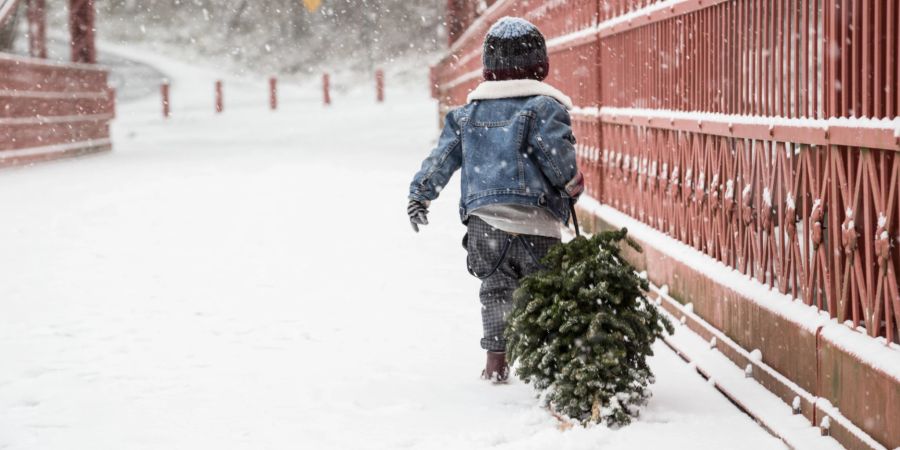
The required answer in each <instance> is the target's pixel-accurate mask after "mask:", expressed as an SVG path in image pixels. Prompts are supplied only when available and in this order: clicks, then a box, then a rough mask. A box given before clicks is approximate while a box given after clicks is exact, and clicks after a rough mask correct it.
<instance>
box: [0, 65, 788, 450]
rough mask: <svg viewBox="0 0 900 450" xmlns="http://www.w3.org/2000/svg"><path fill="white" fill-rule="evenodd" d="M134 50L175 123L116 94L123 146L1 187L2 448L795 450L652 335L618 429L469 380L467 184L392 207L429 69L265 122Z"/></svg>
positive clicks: (12, 177) (428, 114)
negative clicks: (216, 107)
mask: <svg viewBox="0 0 900 450" xmlns="http://www.w3.org/2000/svg"><path fill="white" fill-rule="evenodd" d="M107 48H108V49H109V50H113V51H116V52H117V53H120V54H121V53H123V49H117V48H115V47H107ZM124 53H126V55H127V56H128V57H130V58H134V59H137V60H140V61H141V62H143V63H145V64H148V65H150V66H155V67H157V68H158V69H159V70H160V71H161V72H164V73H165V74H166V75H167V76H169V77H170V78H171V79H172V81H173V83H174V85H173V109H174V114H175V116H174V118H173V119H172V120H170V121H168V122H164V121H163V120H161V118H160V117H159V116H160V114H159V104H158V99H156V98H155V97H149V98H144V99H142V100H135V101H132V102H128V103H122V104H120V105H119V107H118V114H119V118H118V120H117V122H116V124H115V128H114V135H115V137H114V139H115V146H116V149H115V151H114V152H113V153H111V154H104V155H97V156H90V157H85V158H81V159H77V160H67V161H62V162H56V163H49V164H43V165H39V166H35V167H27V168H18V169H12V170H4V171H2V172H0V192H3V193H4V195H2V196H0V211H2V215H0V217H2V220H0V274H2V275H0V449H4V450H13V449H15V450H20V449H42V450H52V449H91V450H104V449H110V450H120V449H130V450H131V449H167V450H168V449H192V450H196V449H217V450H221V449H252V450H259V449H287V448H302V449H397V448H416V449H432V448H433V449H481V448H507V449H548V448H554V449H557V448H559V449H566V448H572V449H599V448H602V449H607V450H612V449H647V448H649V449H662V448H665V449H692V450H693V449H716V450H718V449H722V448H728V449H752V450H761V449H781V448H785V447H784V445H783V444H782V443H781V442H780V441H778V440H777V439H775V438H773V437H771V436H770V435H768V434H767V433H766V432H765V431H764V430H763V429H762V428H760V427H758V426H757V425H756V424H755V423H754V422H753V421H752V420H751V419H750V418H748V417H747V416H745V415H744V414H743V413H741V412H740V411H739V410H738V409H736V408H735V407H734V406H733V405H732V404H731V403H729V402H728V400H726V399H725V398H724V397H723V396H722V395H720V394H719V393H718V391H716V390H715V389H714V388H713V387H711V386H710V385H708V384H707V383H706V382H705V381H704V380H703V379H702V378H701V377H699V376H698V375H697V373H696V372H695V370H694V369H693V368H692V367H690V366H689V365H687V364H685V363H684V362H683V361H682V360H680V359H679V358H678V357H677V356H676V355H675V354H674V353H672V352H671V351H670V350H669V349H668V348H667V347H665V346H664V345H662V344H661V343H660V344H658V345H657V347H656V350H657V355H656V356H655V357H654V358H653V360H652V366H653V368H654V370H655V371H656V374H657V378H658V383H657V384H656V385H655V387H654V397H653V399H652V401H651V403H650V405H649V406H648V407H647V409H646V410H645V411H644V413H643V415H642V417H641V419H640V420H639V421H637V422H636V423H634V424H633V425H631V426H629V427H627V428H624V429H620V430H609V429H606V428H602V427H596V428H592V429H587V430H585V429H574V430H571V431H566V432H561V431H559V430H558V429H557V423H556V421H555V420H554V419H553V418H552V417H550V416H549V415H548V414H547V413H546V412H545V411H544V410H543V409H541V408H540V407H539V405H538V403H537V400H536V399H535V397H534V394H533V391H532V389H531V387H530V386H528V385H525V384H523V383H521V382H520V381H514V382H513V383H511V384H509V385H505V386H494V385H491V384H488V383H485V382H483V381H481V380H479V377H478V375H479V372H480V370H481V368H482V364H483V358H484V356H483V353H482V351H481V350H480V349H479V347H478V339H479V337H480V331H481V330H480V329H481V323H480V317H479V307H480V305H479V303H478V297H477V288H478V282H477V280H475V279H474V278H472V277H470V276H469V275H468V274H467V272H466V270H465V267H464V264H465V262H464V261H465V253H464V250H463V249H462V247H461V246H460V239H461V237H462V234H463V227H462V226H461V225H460V224H459V222H458V218H457V209H456V202H457V195H458V187H457V186H455V184H453V185H452V188H448V189H447V190H446V191H445V193H444V196H443V198H442V199H441V200H440V201H438V202H437V203H436V204H435V205H434V206H433V211H432V214H431V219H432V220H431V221H432V224H431V225H429V226H427V227H425V228H424V230H423V232H422V233H420V234H418V235H416V234H414V233H413V232H412V230H411V229H410V226H409V224H408V222H407V219H406V214H405V207H406V200H405V198H406V188H407V184H408V182H409V180H410V178H411V176H412V174H413V172H414V171H415V170H416V169H417V167H418V165H419V163H420V162H421V159H422V158H423V157H424V156H425V155H426V153H427V151H428V150H429V149H430V145H431V144H432V143H433V141H434V138H435V137H436V133H437V130H436V115H435V110H436V108H435V105H434V104H433V102H432V101H431V100H430V99H429V98H428V93H427V86H426V81H425V76H424V75H423V77H422V81H421V83H419V84H418V85H414V86H407V87H403V88H401V87H399V86H391V87H392V89H389V90H388V103H387V104H385V105H376V104H375V103H374V101H373V97H374V94H373V92H372V90H371V88H370V86H360V88H359V89H358V90H357V91H355V92H350V93H348V94H346V95H340V96H336V98H335V104H334V105H333V106H332V107H330V108H324V107H322V106H321V104H320V100H319V90H318V89H319V88H318V85H317V83H310V84H309V85H305V86H283V87H282V105H283V108H282V110H280V111H278V112H276V113H271V112H269V111H267V110H266V92H265V84H264V82H263V81H262V80H259V81H247V80H236V79H226V112H225V114H222V115H218V116H217V115H215V114H213V113H212V80H213V79H214V78H215V77H216V76H218V75H219V74H216V73H214V72H211V71H208V70H203V69H199V68H196V67H193V66H191V65H188V64H183V63H178V62H174V61H169V60H167V59H165V58H163V57H159V56H155V55H150V54H143V53H142V52H140V51H137V50H125V51H124ZM388 81H389V83H390V78H389V80H388Z"/></svg>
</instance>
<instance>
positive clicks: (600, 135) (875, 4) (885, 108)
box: [432, 0, 900, 448]
mask: <svg viewBox="0 0 900 450" xmlns="http://www.w3.org/2000/svg"><path fill="white" fill-rule="evenodd" d="M460 3H461V2H460V1H456V2H455V4H451V5H450V6H451V7H452V8H450V10H449V15H450V16H451V17H450V18H448V23H462V24H465V27H464V28H463V29H462V30H461V31H460V32H458V33H456V34H455V36H454V35H453V33H451V37H455V40H454V41H453V42H452V43H451V46H450V50H449V52H448V54H447V56H446V57H445V58H444V59H443V60H442V61H441V62H440V63H439V64H438V65H437V66H435V67H434V68H433V69H432V83H433V84H434V89H433V94H434V96H435V98H437V99H438V100H439V101H440V104H441V107H442V109H443V110H446V109H448V108H451V107H453V106H457V105H461V104H463V103H465V101H466V100H465V98H466V95H467V94H468V92H469V91H470V90H471V89H472V88H474V87H475V86H476V85H477V84H478V83H479V82H481V73H480V71H481V60H480V56H481V43H482V39H483V36H484V34H485V33H486V31H487V29H488V27H489V26H490V25H491V24H493V22H494V21H496V20H497V19H499V18H500V17H503V16H506V15H515V16H522V17H525V18H527V19H529V20H531V21H532V22H534V23H535V24H536V25H538V26H539V27H540V28H541V29H542V31H544V33H545V35H546V36H547V44H548V49H549V51H550V52H551V74H550V76H549V78H548V82H550V83H551V84H554V85H556V86H558V87H560V88H561V89H562V90H563V91H565V92H566V93H567V94H569V95H570V96H571V97H572V98H573V101H574V102H575V104H576V105H577V106H578V107H577V108H576V109H575V110H574V111H573V113H572V119H573V126H574V128H575V131H576V136H577V138H578V140H579V144H578V151H579V163H580V165H581V167H582V169H583V170H584V172H585V173H586V175H587V183H588V194H589V195H590V196H592V197H594V198H596V199H598V200H600V201H601V202H603V203H604V204H607V205H610V206H613V207H614V208H616V209H618V210H620V211H622V212H624V213H626V214H628V215H630V216H631V217H633V218H635V219H638V220H640V221H641V222H643V223H645V224H647V225H650V226H652V227H654V228H656V229H657V230H659V231H661V232H664V233H666V234H667V235H669V236H670V237H673V238H676V239H678V240H680V241H681V242H683V243H685V244H688V245H690V246H691V247H693V248H694V249H696V250H697V251H699V252H703V253H705V254H707V255H709V256H711V257H713V258H715V259H717V260H718V261H720V262H722V263H723V264H725V265H727V266H729V267H731V268H733V269H735V270H737V271H739V272H741V273H742V274H744V275H745V276H746V277H752V278H753V279H756V280H757V281H759V282H760V283H763V284H765V285H767V286H769V287H771V288H772V289H774V290H776V291H779V292H781V293H785V294H788V295H789V296H791V297H793V298H795V299H799V300H800V301H802V302H803V303H805V304H806V305H810V306H812V307H815V308H817V309H818V310H820V311H823V312H825V313H827V314H828V315H830V316H831V317H833V318H834V319H836V321H837V322H839V323H843V324H846V325H847V326H848V327H850V328H851V329H854V330H858V331H860V332H862V333H865V334H867V335H868V336H870V337H872V338H878V339H877V340H876V339H872V343H873V345H882V346H883V345H885V344H887V343H890V342H894V343H897V342H898V341H900V287H898V284H900V281H898V269H900V249H898V243H900V117H898V111H900V92H898V91H900V89H898V87H897V86H898V85H900V78H898V77H900V30H898V27H900V22H898V21H900V4H898V3H897V2H896V1H895V0H783V1H777V2H771V1H764V0H667V1H662V2H660V1H652V0H570V1H561V0H529V1H503V0H501V1H498V2H494V3H493V4H492V5H491V6H490V7H489V8H487V9H485V10H483V11H482V12H481V13H480V15H478V14H473V11H475V12H477V3H478V2H474V1H470V2H465V1H463V2H462V3H464V4H465V5H468V6H465V5H461V4H460ZM454 8H455V9H454ZM457 10H459V11H464V12H465V14H464V15H463V16H462V17H461V18H454V17H453V14H454V11H457ZM442 112H443V111H442ZM709 313H710V314H718V313H719V312H717V311H712V310H711V311H709ZM723 320H733V319H729V318H725V319H723ZM723 326H724V325H723ZM754 326H755V325H753V324H751V323H748V324H746V325H743V328H740V327H739V328H740V329H739V330H738V331H736V332H740V333H742V334H745V333H754V332H756V333H758V330H755V331H754V328H753V327H754ZM757 337H758V336H757ZM748 339H749V338H747V339H744V338H742V339H736V340H738V341H739V342H742V341H748ZM813 339H815V338H813ZM814 348H815V347H813V351H815V350H814ZM783 351H785V352H789V350H783ZM809 357H810V358H814V356H813V355H810V356H809ZM813 364H815V362H814V361H813ZM776 367H777V368H779V369H780V370H781V371H782V372H790V369H788V368H786V366H784V365H782V367H778V364H776ZM819 372H820V371H817V370H814V371H812V373H814V374H819ZM810 383H811V384H810V386H809V391H810V392H814V393H820V387H818V386H815V384H816V383H818V381H811V382H810ZM885 386H887V388H888V389H889V390H888V391H887V392H889V393H890V395H888V397H890V398H892V399H894V400H891V401H900V396H898V395H897V392H898V390H900V389H898V388H897V384H891V383H887V384H886V385H885ZM859 391H860V389H856V390H854V391H853V392H856V393H859ZM848 392H849V391H848ZM847 398H849V397H845V398H844V401H843V403H844V405H847V402H848V401H849V400H847ZM832 400H833V401H834V402H835V403H838V402H837V400H834V399H832ZM875 403H878V401H875ZM849 408H850V406H845V409H849ZM887 409H890V408H887ZM891 411H893V412H892V413H891V414H894V416H892V417H894V419H892V420H895V419H896V418H897V417H900V415H897V414H898V412H900V409H896V410H891ZM853 420H854V421H857V420H861V419H860V418H858V417H854V418H853ZM876 422H877V421H876ZM879 423H881V424H883V423H885V422H878V423H874V422H872V421H870V423H869V424H868V425H869V426H868V427H863V428H864V429H865V431H866V432H869V433H873V435H874V436H876V437H877V438H878V439H879V440H881V441H882V442H890V443H891V445H890V447H891V448H893V447H894V446H898V445H900V432H897V431H889V430H887V428H888V427H886V426H880V425H879Z"/></svg>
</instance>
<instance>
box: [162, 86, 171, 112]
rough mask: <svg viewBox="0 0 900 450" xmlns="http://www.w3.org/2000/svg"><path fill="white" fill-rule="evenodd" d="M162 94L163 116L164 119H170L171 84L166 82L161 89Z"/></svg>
mask: <svg viewBox="0 0 900 450" xmlns="http://www.w3.org/2000/svg"><path fill="white" fill-rule="evenodd" d="M159 90H160V94H162V115H163V118H164V119H168V118H169V115H170V113H171V109H170V108H171V107H170V104H169V82H168V81H166V82H164V83H163V84H162V85H161V86H160V88H159Z"/></svg>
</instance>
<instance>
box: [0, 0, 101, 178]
mask: <svg viewBox="0 0 900 450" xmlns="http://www.w3.org/2000/svg"><path fill="white" fill-rule="evenodd" d="M69 3H70V7H71V11H70V13H71V14H70V16H71V20H70V27H71V30H70V31H71V35H72V60H73V61H74V62H71V63H64V62H52V61H48V60H46V59H45V57H46V42H45V39H46V35H45V24H44V22H45V15H46V11H45V2H44V0H27V1H21V2H19V1H15V0H6V3H3V1H2V0H0V13H3V12H4V11H5V12H6V14H7V16H6V17H7V18H8V17H9V15H10V14H13V13H14V12H15V9H16V8H15V7H16V6H19V7H20V8H21V7H27V8H28V14H27V18H28V22H29V27H28V33H29V36H28V38H29V39H28V42H29V47H30V49H29V50H30V53H31V54H32V55H33V56H34V57H24V56H19V55H12V54H6V53H0V167H2V166H7V165H20V164H26V163H30V162H34V161H39V160H45V159H54V158H59V157H64V156H72V155H78V154H83V153H89V152H96V151H102V150H108V149H110V148H111V142H110V134H109V123H110V121H111V120H112V119H113V117H114V114H115V95H114V91H113V90H112V89H110V87H109V86H108V83H107V77H108V73H107V71H106V69H105V68H103V67H100V66H97V65H94V64H92V63H93V62H95V57H96V56H95V52H94V41H93V40H94V37H93V34H94V31H93V29H94V25H93V2H92V0H77V1H72V2H69ZM4 8H6V9H4ZM3 19H4V17H3V14H0V23H2V22H3Z"/></svg>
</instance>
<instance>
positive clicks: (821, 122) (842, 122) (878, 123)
mask: <svg viewBox="0 0 900 450" xmlns="http://www.w3.org/2000/svg"><path fill="white" fill-rule="evenodd" d="M596 114H597V116H603V115H609V116H631V117H640V118H646V119H675V120H689V121H692V122H696V121H701V120H702V121H707V122H724V123H731V124H734V125H777V126H794V127H807V128H818V129H821V130H827V129H828V128H829V127H856V128H869V129H894V130H896V131H900V117H894V118H892V119H889V118H883V119H870V118H867V117H832V118H830V119H813V118H790V117H774V116H752V115H744V114H723V113H711V112H701V111H675V110H671V109H652V108H617V107H612V106H604V107H601V108H599V109H598V110H597V112H596Z"/></svg>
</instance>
